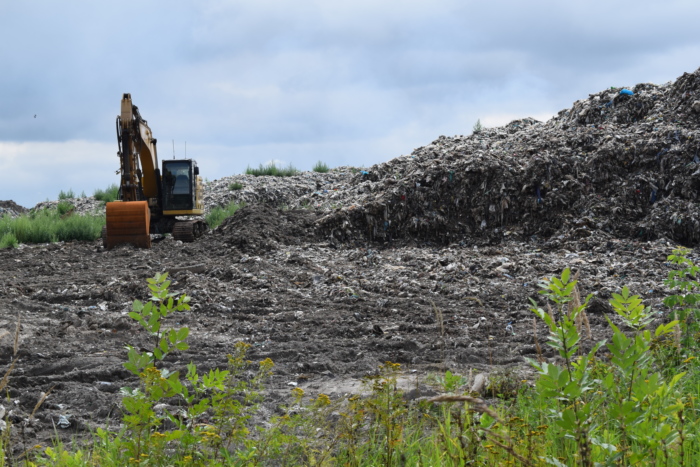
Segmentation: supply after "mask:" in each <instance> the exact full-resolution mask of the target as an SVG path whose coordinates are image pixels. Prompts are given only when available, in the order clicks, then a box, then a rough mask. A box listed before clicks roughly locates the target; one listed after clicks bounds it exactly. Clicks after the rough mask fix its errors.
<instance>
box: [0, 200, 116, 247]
mask: <svg viewBox="0 0 700 467" xmlns="http://www.w3.org/2000/svg"><path fill="white" fill-rule="evenodd" d="M72 208H73V206H72V205H70V204H69V203H65V204H61V203H59V209H43V210H41V211H37V212H31V213H29V214H23V215H21V216H19V217H16V218H10V217H9V216H4V217H3V218H2V219H0V244H2V245H6V246H16V245H17V243H50V242H61V241H65V242H68V241H73V240H85V241H92V240H96V239H98V238H100V236H101V235H102V227H103V226H104V225H105V219H104V217H103V216H91V215H85V216H82V215H67V214H68V213H69V211H70V210H71V209H72Z"/></svg>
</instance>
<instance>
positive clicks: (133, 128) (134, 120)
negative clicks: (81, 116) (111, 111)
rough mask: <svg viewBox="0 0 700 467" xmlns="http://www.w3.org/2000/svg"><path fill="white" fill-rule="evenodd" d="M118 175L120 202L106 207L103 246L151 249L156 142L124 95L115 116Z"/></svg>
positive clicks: (157, 181)
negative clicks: (119, 176)
mask: <svg viewBox="0 0 700 467" xmlns="http://www.w3.org/2000/svg"><path fill="white" fill-rule="evenodd" d="M117 140H118V143H119V152H118V155H119V161H120V165H121V168H120V171H121V186H120V193H121V199H120V201H114V202H111V203H107V225H106V229H105V230H106V232H105V246H106V247H107V248H112V247H113V246H115V245H120V244H122V243H131V244H134V245H136V246H139V247H142V248H150V246H151V235H150V228H151V208H157V209H158V208H159V199H160V196H159V194H160V172H159V170H158V153H157V152H156V139H155V138H153V134H152V133H151V129H150V128H149V127H148V123H147V122H146V120H144V119H143V118H142V117H141V114H140V113H139V109H138V107H136V106H135V105H134V104H133V103H132V102H131V94H124V95H123V96H122V102H121V113H120V114H119V115H118V116H117Z"/></svg>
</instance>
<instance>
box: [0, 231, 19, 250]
mask: <svg viewBox="0 0 700 467" xmlns="http://www.w3.org/2000/svg"><path fill="white" fill-rule="evenodd" d="M18 243H19V242H18V241H17V237H15V234H13V233H11V232H10V233H6V234H4V235H3V236H2V237H0V249H2V248H16V247H17V244H18Z"/></svg>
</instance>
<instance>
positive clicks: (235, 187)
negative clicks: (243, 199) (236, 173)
mask: <svg viewBox="0 0 700 467" xmlns="http://www.w3.org/2000/svg"><path fill="white" fill-rule="evenodd" d="M228 189H229V190H232V191H235V190H241V189H243V184H242V183H240V182H233V183H231V184H230V185H229V186H228Z"/></svg>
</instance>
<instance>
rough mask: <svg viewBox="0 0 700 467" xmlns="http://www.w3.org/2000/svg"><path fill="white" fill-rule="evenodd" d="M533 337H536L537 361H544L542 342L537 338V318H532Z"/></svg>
mask: <svg viewBox="0 0 700 467" xmlns="http://www.w3.org/2000/svg"><path fill="white" fill-rule="evenodd" d="M532 337H534V339H535V350H537V361H538V362H539V363H544V356H543V355H542V347H540V342H539V341H538V340H537V319H535V318H534V317H533V318H532Z"/></svg>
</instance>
